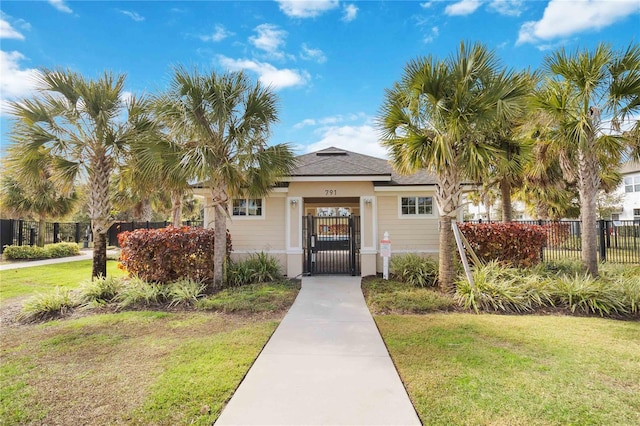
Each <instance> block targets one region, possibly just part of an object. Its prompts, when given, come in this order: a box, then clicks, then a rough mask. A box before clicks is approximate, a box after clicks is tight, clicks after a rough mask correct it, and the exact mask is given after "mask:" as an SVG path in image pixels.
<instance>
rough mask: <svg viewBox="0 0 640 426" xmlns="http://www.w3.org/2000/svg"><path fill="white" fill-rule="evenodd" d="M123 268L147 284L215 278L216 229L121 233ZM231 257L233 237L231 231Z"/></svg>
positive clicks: (228, 251) (228, 242)
mask: <svg viewBox="0 0 640 426" xmlns="http://www.w3.org/2000/svg"><path fill="white" fill-rule="evenodd" d="M118 242H119V243H120V249H121V252H120V265H119V267H120V268H123V269H126V270H127V272H129V273H130V274H133V275H136V276H138V277H139V278H141V279H143V280H145V281H152V282H156V283H163V284H164V283H168V282H172V281H177V280H181V279H191V280H196V281H203V280H210V279H213V265H214V262H213V251H214V245H215V236H214V230H213V229H202V228H192V227H188V226H184V227H182V228H174V227H167V228H162V229H138V230H136V231H130V232H122V233H120V234H118ZM226 246H227V247H226V249H227V250H226V251H227V256H229V253H230V252H231V249H232V247H231V236H230V235H229V231H228V230H227V242H226Z"/></svg>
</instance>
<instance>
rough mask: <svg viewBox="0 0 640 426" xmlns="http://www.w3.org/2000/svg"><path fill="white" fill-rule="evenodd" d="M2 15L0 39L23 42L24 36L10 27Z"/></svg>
mask: <svg viewBox="0 0 640 426" xmlns="http://www.w3.org/2000/svg"><path fill="white" fill-rule="evenodd" d="M4 18H5V16H4V14H3V15H2V17H0V39H1V38H14V39H17V40H24V36H23V35H22V34H21V33H20V32H19V31H18V30H16V29H15V28H13V27H12V26H11V24H10V23H9V22H8V21H6V20H5V19H4Z"/></svg>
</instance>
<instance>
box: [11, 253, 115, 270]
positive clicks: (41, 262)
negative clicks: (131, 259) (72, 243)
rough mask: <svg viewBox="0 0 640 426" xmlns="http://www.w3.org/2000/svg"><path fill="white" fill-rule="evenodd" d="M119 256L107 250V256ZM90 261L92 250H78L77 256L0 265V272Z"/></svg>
mask: <svg viewBox="0 0 640 426" xmlns="http://www.w3.org/2000/svg"><path fill="white" fill-rule="evenodd" d="M119 255H120V250H107V256H119ZM91 259H93V250H80V254H79V255H78V256H69V257H59V258H56V259H44V260H27V261H24V262H11V263H5V264H4V265H0V271H8V270H10V269H20V268H29V267H32V266H43V265H54V264H56V263H67V262H77V261H79V260H91Z"/></svg>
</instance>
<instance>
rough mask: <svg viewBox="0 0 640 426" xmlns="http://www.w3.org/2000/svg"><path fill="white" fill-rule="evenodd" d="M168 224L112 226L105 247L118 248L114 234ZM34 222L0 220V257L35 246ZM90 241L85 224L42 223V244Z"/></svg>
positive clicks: (194, 222)
mask: <svg viewBox="0 0 640 426" xmlns="http://www.w3.org/2000/svg"><path fill="white" fill-rule="evenodd" d="M169 224H170V222H167V221H164V222H116V223H114V224H113V225H112V226H111V228H109V231H108V233H107V237H108V244H109V245H111V246H117V245H118V234H119V233H120V232H123V231H132V230H134V229H157V228H166V227H167V226H168V225H169ZM182 224H183V225H185V226H194V227H199V228H201V227H202V226H203V221H201V220H191V221H184V222H182ZM38 225H39V224H38V222H36V221H31V220H18V219H0V253H2V251H3V250H4V246H10V245H16V246H25V245H35V244H37V242H38V232H39V227H38ZM91 238H92V235H91V224H90V223H88V222H46V223H45V227H44V243H45V244H53V243H59V242H71V243H78V244H80V243H83V244H85V243H86V245H88V244H89V242H90V240H91Z"/></svg>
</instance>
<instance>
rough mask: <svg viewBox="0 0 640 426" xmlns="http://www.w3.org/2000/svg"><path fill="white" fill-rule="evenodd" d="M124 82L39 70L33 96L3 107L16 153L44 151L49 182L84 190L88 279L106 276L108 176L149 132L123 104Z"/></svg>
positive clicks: (140, 114)
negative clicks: (89, 242) (81, 184)
mask: <svg viewBox="0 0 640 426" xmlns="http://www.w3.org/2000/svg"><path fill="white" fill-rule="evenodd" d="M124 82H125V76H124V75H117V76H114V75H113V74H112V73H110V72H105V73H104V74H103V75H102V76H101V77H99V78H98V79H96V80H89V79H86V78H84V77H83V76H82V75H80V74H78V73H75V72H73V71H70V70H47V69H45V70H42V71H40V72H39V73H38V74H37V77H36V84H37V88H38V93H37V95H36V96H35V97H33V98H32V99H25V100H22V101H18V102H12V103H10V106H9V111H10V113H11V115H13V117H14V118H15V120H14V123H13V130H12V133H11V139H12V144H13V146H15V147H16V149H19V150H21V151H22V152H23V153H24V155H25V156H29V155H33V153H35V152H37V151H38V150H40V149H43V148H44V149H46V150H47V151H48V152H49V153H50V154H51V155H52V156H53V165H54V167H53V170H54V173H53V176H52V179H53V180H54V181H56V182H59V183H61V184H62V185H63V186H66V187H67V188H68V187H71V186H72V185H73V184H74V183H75V182H77V181H78V180H79V179H82V180H86V182H87V184H88V191H89V193H88V206H89V217H90V219H91V228H92V231H93V237H94V244H95V248H94V252H93V268H92V272H91V274H92V277H97V276H106V274H107V240H106V233H107V231H108V230H109V227H110V226H111V224H112V223H113V222H112V218H111V216H110V214H111V197H110V194H109V186H110V181H111V175H112V172H113V170H114V168H115V167H117V165H118V160H119V158H120V157H121V156H122V155H123V154H124V153H125V152H126V150H127V149H128V147H129V146H130V145H131V144H133V143H135V141H136V140H138V139H141V138H144V137H145V134H146V132H147V131H148V130H149V129H150V128H153V126H154V124H153V121H151V120H150V119H149V117H148V116H147V114H146V109H145V107H144V103H143V102H141V101H139V100H138V99H136V98H135V97H133V98H131V99H130V100H129V101H127V102H125V100H124V96H125V92H124ZM124 114H126V116H125V115H124Z"/></svg>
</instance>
